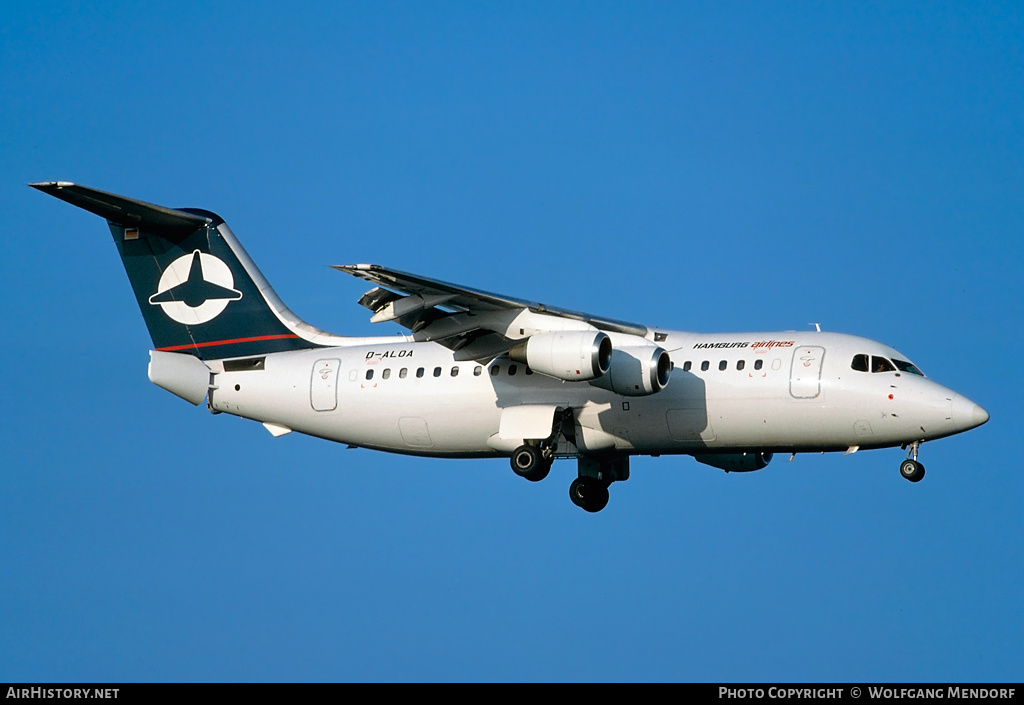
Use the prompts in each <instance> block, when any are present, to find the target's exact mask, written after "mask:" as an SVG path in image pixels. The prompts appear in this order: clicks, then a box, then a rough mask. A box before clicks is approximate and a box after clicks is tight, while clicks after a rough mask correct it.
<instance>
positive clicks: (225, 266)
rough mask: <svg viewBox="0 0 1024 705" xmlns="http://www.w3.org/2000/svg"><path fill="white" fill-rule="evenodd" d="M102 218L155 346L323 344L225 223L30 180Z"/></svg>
mask: <svg viewBox="0 0 1024 705" xmlns="http://www.w3.org/2000/svg"><path fill="white" fill-rule="evenodd" d="M31 186H32V187H33V188H37V189H39V190H40V191H42V192H44V193H48V194H50V195H51V196H54V197H56V198H59V199H61V200H63V201H67V202H68V203H70V204H72V205H75V206H78V207H79V208H83V209H85V210H87V211H89V212H91V213H95V214H96V215H99V216H101V217H103V218H106V220H107V223H108V224H109V225H110V232H111V233H112V234H113V236H114V242H115V243H116V244H117V250H118V252H119V253H120V254H121V261H122V262H123V263H124V268H125V270H126V271H127V272H128V279H129V280H130V281H131V285H132V289H133V290H134V291H135V298H136V300H137V301H138V304H139V308H140V309H142V317H143V318H144V319H145V321H146V325H147V326H148V327H149V334H150V336H151V337H152V338H153V345H154V347H155V348H156V349H157V350H164V351H174V352H186V353H191V354H192V355H195V356H196V357H199V358H203V359H216V358H223V357H239V356H247V355H260V354H264V353H271V352H281V351H284V350H299V349H305V348H315V347H321V345H322V343H320V342H314V339H316V338H331V337H333V336H327V334H325V333H322V332H321V331H318V330H317V329H315V328H312V327H310V326H309V325H307V324H305V323H302V322H301V321H300V320H299V319H298V318H296V317H295V315H294V314H292V313H291V311H289V310H288V309H287V308H286V307H285V306H284V304H283V303H281V301H280V299H278V298H277V295H276V294H275V293H274V291H273V289H271V288H270V285H269V284H267V281H266V279H264V278H263V275H262V274H261V273H260V271H259V270H258V269H257V268H256V265H255V264H253V262H252V260H250V259H249V256H248V255H247V254H246V253H245V250H243V249H242V247H241V245H239V243H238V240H236V239H235V236H234V234H233V233H232V232H231V230H230V229H229V228H228V226H227V224H226V223H225V222H224V221H223V220H222V219H221V218H220V217H219V216H217V215H216V214H214V213H210V212H209V211H204V210H199V209H193V208H185V209H180V210H175V209H171V208H164V207H162V206H156V205H153V204H150V203H143V202H142V201H136V200H134V199H130V198H125V197H123V196H115V195H114V194H111V193H105V192H103V191H98V190H96V189H92V188H88V187H85V186H78V185H76V184H72V183H68V182H63V181H56V182H45V183H38V184H31Z"/></svg>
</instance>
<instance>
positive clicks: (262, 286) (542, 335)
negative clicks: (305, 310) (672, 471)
mask: <svg viewBox="0 0 1024 705" xmlns="http://www.w3.org/2000/svg"><path fill="white" fill-rule="evenodd" d="M30 186H32V187H33V188H36V189H38V190H40V191H42V192H43V193H47V194H49V195H51V196H54V197H56V198H59V199H61V200H63V201H66V202H68V203H70V204H72V205H75V206H78V207H79V208H83V209H84V210H87V211H89V212H91V213H94V214H96V215H99V216H100V217H102V218H104V219H106V221H107V223H108V225H109V228H110V232H111V234H112V235H113V238H114V242H115V244H116V246H117V249H118V252H119V254H120V255H121V260H122V262H123V264H124V267H125V270H126V272H127V274H128V279H129V281H130V283H131V286H132V289H133V291H134V293H135V298H136V300H137V302H138V305H139V308H140V309H141V311H142V316H143V319H144V320H145V322H146V325H147V327H148V329H149V333H150V337H151V338H152V341H153V350H151V351H150V361H149V379H150V380H151V381H152V382H154V383H155V384H157V385H158V386H160V387H162V388H164V389H166V390H167V391H169V392H171V393H173V394H175V395H177V396H179V397H181V398H183V399H186V400H187V401H189V402H191V403H192V404H194V405H197V406H198V405H199V404H201V403H202V402H203V401H204V400H205V402H206V406H207V409H208V410H209V411H211V412H213V413H215V414H218V413H226V414H233V415H235V416H240V417H243V418H247V419H253V420H256V421H259V422H260V423H262V424H263V425H264V426H265V427H266V429H267V430H268V431H269V432H270V433H271V434H272V435H273V436H282V435H284V434H287V433H290V432H293V431H294V432H297V433H303V434H307V435H310V436H316V437H320V438H324V439H327V440H331V441H336V442H338V443H343V444H345V445H347V446H349V447H356V448H367V449H372V450H379V451H387V452H393V453H403V454H407V455H416V456H429V457H441V458H490V457H506V458H509V461H510V464H511V466H512V470H513V471H514V472H515V473H516V474H517V475H519V476H521V477H523V478H524V479H526V480H528V481H532V482H537V481H539V480H543V479H544V478H545V477H546V476H547V475H548V472H549V471H550V469H551V466H552V463H553V461H554V460H555V459H564V458H569V459H572V458H575V459H576V461H577V476H576V478H575V479H574V480H573V481H572V483H571V485H570V488H569V496H570V498H571V500H572V502H573V503H574V504H575V505H577V506H578V507H580V508H582V509H584V510H586V511H588V512H598V511H601V510H602V509H603V508H604V507H605V506H606V505H607V503H608V499H609V491H608V488H609V486H610V485H611V484H612V483H614V482H622V481H625V480H627V479H628V478H629V474H630V473H629V459H630V457H631V456H634V455H650V456H660V455H690V456H693V458H695V459H696V460H697V461H698V462H700V463H703V464H705V465H709V466H711V467H715V468H718V469H721V470H725V471H726V472H749V471H755V470H761V469H763V468H764V467H766V466H767V465H768V464H769V463H770V462H771V460H772V458H773V456H774V455H775V454H779V453H790V454H791V455H790V459H791V460H792V458H793V457H794V456H795V454H797V453H811V452H843V453H846V454H850V453H854V452H856V451H858V450H868V449H878V448H891V447H897V446H898V447H900V448H902V449H904V450H907V451H908V452H907V457H906V460H904V461H903V462H902V463H901V464H900V474H901V475H902V476H903V477H904V478H906V479H907V480H909V481H911V482H918V481H920V480H921V478H923V477H924V474H925V468H924V465H923V464H921V463H920V462H919V461H918V451H919V448H920V445H921V443H923V442H925V441H931V440H935V439H938V438H943V437H946V436H951V435H953V434H956V433H961V432H963V431H967V430H969V429H972V428H975V427H977V426H980V425H981V424H983V423H985V422H986V421H988V418H989V415H988V412H986V411H985V410H984V409H983V408H982V407H980V406H979V405H978V404H975V403H974V402H973V401H971V400H969V399H967V398H966V397H964V396H962V395H960V394H958V393H956V392H954V391H953V390H951V389H949V388H947V387H944V386H942V385H940V384H938V383H937V382H934V381H932V380H931V379H929V378H927V377H925V376H924V374H922V372H921V371H920V370H919V369H918V368H917V366H915V365H914V364H913V363H911V362H910V361H909V358H908V357H907V356H906V355H904V354H902V353H900V352H898V351H896V350H895V349H893V348H891V347H888V346H887V345H883V344H881V343H878V342H875V341H873V340H869V339H867V338H862V337H857V336H853V335H847V334H841V333H832V332H822V331H820V330H814V331H811V330H808V331H801V332H796V331H776V332H746V333H742V332H741V333H716V334H705V333H693V332H685V331H676V330H667V329H662V328H657V327H650V326H646V325H640V324H636V323H630V322H626V321H620V320H615V319H611V318H605V317H601V316H594V315H591V314H587V313H581V312H578V311H570V310H566V309H561V308H556V307H554V306H547V305H544V304H541V303H537V302H533V301H525V300H521V299H516V298H511V297H508V296H502V295H499V294H493V293H489V292H486V291H481V290H477V289H472V288H469V287H464V286H457V285H455V284H449V283H447V282H443V281H438V280H435V279H428V278H426V277H421V276H418V275H415V274H409V273H406V272H400V271H397V270H394V269H388V268H386V267H382V266H379V265H376V264H347V265H337V266H335V269H337V270H338V271H341V272H345V273H348V274H351V275H353V276H356V277H359V278H360V279H364V280H366V281H368V282H370V283H371V284H373V285H374V287H373V288H372V289H370V290H369V291H367V292H366V293H365V294H364V295H363V296H362V298H360V299H359V304H361V305H362V306H364V307H365V308H367V309H369V310H370V311H371V312H372V316H371V318H370V320H371V321H372V322H374V323H383V322H394V323H396V324H398V325H400V326H402V327H403V328H405V329H407V330H408V331H409V333H408V334H403V335H397V336H384V337H345V336H339V335H333V334H330V333H327V332H324V331H322V330H320V329H318V328H314V327H313V326H311V325H309V324H308V323H306V322H304V321H303V320H301V319H300V318H298V317H297V316H296V315H295V314H294V313H292V311H291V310H289V309H288V308H287V307H286V306H285V305H284V303H283V302H282V301H281V300H280V299H279V298H278V296H277V294H276V293H275V292H274V290H273V289H272V288H271V287H270V284H269V283H268V282H267V280H266V279H265V278H264V277H263V275H262V274H261V273H260V270H259V269H257V267H256V265H255V264H254V263H253V261H252V260H251V259H250V258H249V256H248V255H247V254H246V252H245V250H244V249H242V246H241V245H240V244H239V242H238V240H237V239H236V238H235V235H234V234H233V233H232V232H231V230H230V228H229V227H228V225H227V224H226V223H225V222H224V220H223V219H222V218H221V217H220V216H218V215H216V214H215V213H212V212H210V211H206V210H202V209H197V208H177V209H172V208H166V207H163V206H158V205H153V204H150V203H145V202H143V201H138V200H135V199H131V198H126V197H124V196H117V195H114V194H111V193H107V192H104V191H99V190H97V189H93V188H89V187H86V186H81V185H76V184H73V183H70V182H63V181H51V182H41V183H34V184H30Z"/></svg>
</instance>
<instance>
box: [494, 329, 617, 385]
mask: <svg viewBox="0 0 1024 705" xmlns="http://www.w3.org/2000/svg"><path fill="white" fill-rule="evenodd" d="M508 356H509V357H510V358H511V359H513V360H515V361H516V362H522V363H524V364H526V365H529V367H530V369H531V370H534V371H536V372H540V373H541V374H545V375H548V376H551V377H555V378H557V379H564V380H566V381H568V382H585V381H587V380H591V379H596V378H598V377H600V376H602V375H604V374H605V373H607V372H608V368H609V366H610V365H611V359H612V341H611V339H610V338H609V337H608V336H607V335H605V334H604V333H602V332H600V331H596V330H589V331H550V332H546V333H537V334H536V335H532V336H530V337H529V338H527V339H526V340H523V341H522V342H519V343H517V344H516V346H515V347H514V348H512V349H511V350H509V353H508Z"/></svg>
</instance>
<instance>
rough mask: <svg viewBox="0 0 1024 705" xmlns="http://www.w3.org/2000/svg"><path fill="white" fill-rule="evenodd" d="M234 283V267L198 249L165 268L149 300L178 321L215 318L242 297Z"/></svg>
mask: <svg viewBox="0 0 1024 705" xmlns="http://www.w3.org/2000/svg"><path fill="white" fill-rule="evenodd" d="M234 285H235V279H234V277H233V276H231V269H230V268H229V267H228V266H227V265H226V264H224V262H223V260H220V259H218V258H216V257H214V256H213V255H209V254H206V253H205V252H200V251H199V250H195V251H194V252H193V253H192V254H189V255H182V256H181V257H179V258H178V259H176V260H174V261H173V262H171V264H170V265H169V266H168V267H167V269H165V270H164V273H163V274H162V275H161V276H160V282H159V283H158V284H157V291H156V293H155V294H153V295H152V296H150V297H149V303H151V304H153V305H154V306H160V308H162V309H163V310H164V313H166V314H167V315H168V317H170V318H171V319H173V320H175V321H177V322H178V323H182V324H185V325H197V324H199V323H206V322H207V321H212V320H213V319H214V318H216V317H217V316H219V315H220V314H221V313H222V312H223V311H224V309H226V308H227V307H228V304H229V303H231V302H232V301H238V300H239V299H240V298H242V292H240V291H238V290H237V289H235V288H233V287H234Z"/></svg>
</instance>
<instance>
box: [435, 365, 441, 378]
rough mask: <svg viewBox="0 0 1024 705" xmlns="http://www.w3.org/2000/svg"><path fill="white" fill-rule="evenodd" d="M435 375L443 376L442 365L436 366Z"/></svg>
mask: <svg viewBox="0 0 1024 705" xmlns="http://www.w3.org/2000/svg"><path fill="white" fill-rule="evenodd" d="M434 376H435V377H440V376H441V368H440V367H435V368H434Z"/></svg>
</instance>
